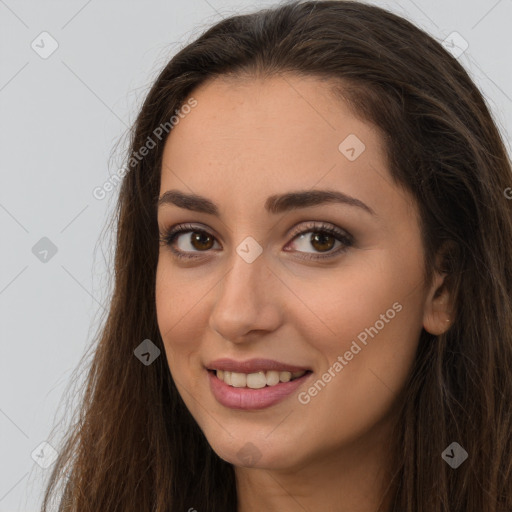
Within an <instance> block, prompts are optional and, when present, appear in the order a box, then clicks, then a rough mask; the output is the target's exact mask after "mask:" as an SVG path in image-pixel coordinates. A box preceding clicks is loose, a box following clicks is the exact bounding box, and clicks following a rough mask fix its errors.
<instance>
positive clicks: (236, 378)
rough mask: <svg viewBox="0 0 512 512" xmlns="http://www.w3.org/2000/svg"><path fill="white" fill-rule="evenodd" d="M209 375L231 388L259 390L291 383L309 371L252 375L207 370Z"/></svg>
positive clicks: (274, 371)
mask: <svg viewBox="0 0 512 512" xmlns="http://www.w3.org/2000/svg"><path fill="white" fill-rule="evenodd" d="M208 372H209V373H211V374H212V375H215V377H216V378H217V379H219V380H221V381H222V382H224V384H227V385H228V386H231V387H233V388H249V389H261V388H264V387H273V386H277V385H278V384H280V383H285V382H292V381H294V380H296V379H300V378H301V377H302V376H304V375H306V374H307V373H312V372H311V370H301V371H297V372H289V371H276V370H266V371H259V372H253V373H241V372H229V371H225V370H208Z"/></svg>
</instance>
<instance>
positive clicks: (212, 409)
mask: <svg viewBox="0 0 512 512" xmlns="http://www.w3.org/2000/svg"><path fill="white" fill-rule="evenodd" d="M193 96H194V98H196V100H197V102H198V104H197V106H196V107H195V108H194V109H193V110H192V111H191V112H190V114H188V115H187V116H186V117H184V118H183V119H181V120H180V122H179V123H178V124H177V125H176V126H175V127H174V128H173V130H172V132H171V133H170V136H169V137H168V139H167V141H166V145H165V148H164V154H163V161H162V175H161V187H160V196H162V195H163V194H164V193H165V192H166V191H168V190H171V189H172V190H179V191H181V192H183V193H186V194H192V193H193V194H196V195H200V196H204V197H206V198H208V199H209V200H210V201H212V202H214V203H215V204H216V205H218V208H219V213H220V216H219V217H216V216H215V215H212V214H209V213H200V212H195V211H189V210H187V209H185V208H181V207H178V206H176V205H174V204H162V205H160V206H159V209H158V225H159V229H160V231H161V234H162V236H164V234H165V232H166V230H169V229H170V228H172V227H174V226H176V225H178V224H181V223H191V224H193V227H194V228H196V227H197V228H201V229H203V230H205V231H207V232H208V235H207V236H206V237H204V238H203V239H202V241H200V242H198V241H197V236H196V238H194V237H192V236H191V235H193V233H194V232H193V230H189V231H188V232H185V233H181V234H180V235H179V236H178V237H177V239H175V240H174V242H173V247H174V248H175V249H176V250H177V251H180V252H183V253H186V254H191V255H192V256H195V257H196V258H195V259H190V260H186V259H185V260H180V259H178V258H177V257H176V256H174V254H173V252H172V251H171V247H170V246H169V245H166V244H164V243H162V244H161V246H160V253H159V260H158V268H157V277H156V306H157V317H158V325H159V329H160V332H161V334H162V338H163V341H164V345H165V352H166V357H167V360H168V363H169V368H170V370H171V374H172V377H173V379H174V381H175V383H176V386H177V388H178V391H179V392H180V394H181V396H182V398H183V400H184V402H185V404H186V405H187V407H188V409H189V410H190V412H191V414H192V415H193V416H194V418H195V420H196V421H197V423H198V425H199V426H200V428H201V429H202V431H203V432H204V434H205V435H206V438H207V439H208V442H209V443H210V445H211V446H212V448H213V449H214V451H215V452H216V453H217V454H218V455H219V456H220V457H221V458H222V459H224V460H226V461H228V462H230V463H231V464H233V465H234V466H235V474H236V478H237V490H238V499H239V503H238V506H239V511H240V512H252V511H260V510H266V511H269V512H271V511H276V512H277V511H279V512H287V511H297V510H309V511H313V510H325V511H338V512H376V511H377V510H379V511H387V510H389V507H390V498H391V495H390V494H389V493H388V494H387V495H384V489H385V488H386V485H387V484H388V483H389V477H390V468H389V467H388V461H389V456H390V453H389V451H388V450H389V446H390V436H391V431H390V428H391V421H392V419H393V417H394V414H395V412H396V400H395V399H396V397H397V395H398V393H399V391H400V390H401V389H402V388H403V386H404V382H405V379H406V377H407V374H408V372H409V370H410V368H411V365H412V363H413V359H414V356H415V352H416V349H417V345H418V339H419V336H420V333H421V330H422V328H425V329H426V330H427V331H429V332H431V333H433V334H440V333H442V332H444V331H445V330H446V329H447V328H448V327H449V325H450V307H449V306H450V297H449V294H448V291H447V290H446V289H445V287H443V286H442V285H443V280H444V276H443V275H440V274H435V278H434V280H433V282H432V283H430V284H427V283H424V282H423V266H422V265H423V247H422V242H421V237H420V229H419V223H418V219H419V217H418V210H417V207H416V204H415V201H414V200H413V198H412V196H411V195H409V194H408V193H407V192H406V191H404V190H403V189H402V188H399V187H397V186H396V185H395V184H394V183H393V181H392V179H391V175H390V173H389V170H388V168H387V161H386V157H385V152H384V146H383V140H382V138H381V135H380V133H379V131H378V130H377V129H376V128H375V127H374V126H373V125H371V124H369V123H366V122H363V121H362V120H360V119H359V118H357V117H355V116H354V114H353V113H352V112H351V110H350V109H349V107H348V106H347V105H346V104H345V103H343V102H342V101H340V100H339V99H337V98H335V97H334V96H333V95H332V94H331V92H330V87H329V84H328V83H327V82H325V81H322V80H320V79H316V78H314V77H309V78H304V77H299V76H297V75H293V74H287V75H281V76H277V77H274V78H266V79H258V78H254V77H243V78H236V79H234V78H229V79H228V78H225V77H222V78H216V79H214V80H213V81H209V82H207V83H205V84H203V85H202V86H200V87H199V88H197V89H196V90H195V91H194V92H193ZM350 134H354V135H356V136H357V137H358V139H360V140H361V141H362V142H363V143H364V145H365V149H364V151H363V152H362V153H361V154H360V155H359V156H358V157H357V158H356V159H355V160H353V161H350V160H349V159H348V158H347V157H346V156H345V154H343V153H342V152H340V150H339V149H338V146H339V145H340V143H341V142H342V141H343V140H344V139H346V137H347V136H348V135H350ZM311 189H314V190H324V189H329V190H335V191H339V192H342V193H344V194H347V195H350V196H352V197H354V198H356V199H358V200H360V201H362V202H364V203H365V204H366V205H367V206H368V207H370V208H371V209H372V210H373V211H374V213H375V215H372V214H370V213H369V212H367V211H365V210H364V209H363V208H359V207H356V206H352V205H348V204H339V203H325V204H321V205H317V206H310V207H307V208H299V209H295V210H292V211H288V212H285V213H280V214H277V215H276V214H272V213H269V212H267V211H266V210H265V208H264V205H265V201H266V199H267V197H268V196H271V195H275V194H283V193H287V192H292V191H293V192H295V191H306V190H311ZM312 221H314V222H315V224H318V223H325V224H328V225H330V226H334V227H338V228H339V229H340V230H342V231H345V232H348V233H349V234H350V235H351V236H352V237H353V244H352V245H351V246H348V247H346V250H345V251H343V252H336V251H337V250H338V249H339V247H342V246H343V242H340V241H336V239H335V238H334V237H332V236H331V235H328V234H327V235H324V236H326V237H327V238H324V239H323V240H322V239H320V240H318V241H316V242H315V241H312V239H311V238H310V237H311V236H312V235H314V234H315V233H317V231H315V230H314V229H313V230H311V229H309V230H308V229H307V228H308V227H309V224H310V223H311V222H312ZM293 230H294V231H293ZM300 232H306V233H308V234H307V235H306V236H304V237H302V238H300V237H298V236H295V235H293V233H300ZM247 237H252V238H253V239H254V240H255V241H257V243H258V244H259V246H261V249H262V251H263V252H262V253H261V255H260V256H258V257H257V258H256V259H255V260H254V261H253V262H252V263H247V261H245V259H244V258H242V257H241V256H240V255H239V254H238V253H237V250H236V249H237V247H238V246H239V245H240V244H241V243H242V241H244V240H245V239H246V238H247ZM322 254H326V255H328V254H332V257H330V258H325V259H323V260H322V259H319V260H307V259H303V257H306V258H307V257H308V256H322ZM436 292H437V293H436ZM395 302H398V303H399V304H401V305H402V309H401V311H400V312H398V313H397V314H396V315H395V316H394V318H393V319H391V320H390V321H389V322H387V323H385V326H384V327H383V328H382V329H380V330H379V332H378V334H377V335H375V336H374V337H373V338H371V337H368V343H367V345H366V346H363V347H362V349H361V351H360V352H359V353H358V354H357V355H355V356H354V357H353V358H352V359H351V360H350V361H349V362H348V364H347V365H346V366H344V367H343V369H342V371H340V372H339V373H337V374H336V376H335V377H333V378H332V379H331V381H330V382H329V383H328V384H327V385H326V386H325V387H324V388H323V389H322V390H321V391H320V392H318V393H317V394H316V396H314V397H312V398H311V400H310V401H309V403H307V404H302V403H300V402H299V400H298V397H297V394H298V393H293V394H292V395H290V396H288V397H287V398H286V399H285V400H283V401H281V402H280V403H278V404H276V405H273V406H271V407H268V408H266V409H262V410H254V411H246V410H234V409H230V408H227V407H224V406H223V405H221V404H220V403H218V402H217V401H216V399H215V398H214V396H213V395H212V393H211V391H210V388H209V382H208V374H207V372H206V370H205V365H206V364H207V363H208V362H210V361H212V360H213V359H217V358H220V357H229V358H233V359H236V360H247V359H251V358H256V357H263V358H270V359H275V360H278V361H281V362H286V363H290V364H294V365H299V366H303V367H308V368H311V369H312V371H313V375H311V376H310V377H309V378H308V381H307V383H304V385H303V386H302V387H301V388H300V389H299V390H298V391H299V392H301V391H307V390H308V388H309V387H310V386H311V385H312V384H313V383H314V382H315V381H317V380H318V379H320V378H321V377H322V375H323V374H324V373H325V372H326V371H327V370H328V369H329V368H330V367H332V366H333V364H334V363H335V362H336V361H337V358H338V356H343V355H344V354H345V352H346V351H347V350H349V349H350V346H351V344H352V342H353V341H354V340H356V339H357V335H358V334H360V333H361V332H362V331H364V330H365V328H369V327H371V326H374V325H375V323H376V321H377V320H379V319H380V318H381V316H380V315H382V314H384V313H385V312H386V311H387V310H389V309H390V308H391V307H392V305H393V304H394V303H395ZM248 441H250V442H251V443H252V445H254V447H255V448H253V447H251V449H252V450H253V451H254V453H255V454H256V455H255V457H254V460H255V462H254V461H253V464H252V465H251V464H248V463H244V462H243V460H242V459H241V457H240V456H239V455H238V452H239V450H241V449H242V448H244V446H247V442H248Z"/></svg>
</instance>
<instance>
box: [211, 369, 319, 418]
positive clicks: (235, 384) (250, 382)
mask: <svg viewBox="0 0 512 512" xmlns="http://www.w3.org/2000/svg"><path fill="white" fill-rule="evenodd" d="M206 373H207V377H208V380H209V385H210V391H211V393H212V395H213V397H214V398H215V399H216V400H217V402H218V403H219V404H221V405H223V406H224V407H227V408H229V409H243V410H259V409H265V408H267V407H270V406H272V405H275V404H278V403H279V402H281V401H283V400H285V399H286V398H288V397H290V396H292V395H293V394H294V392H295V391H296V390H297V389H298V388H299V387H300V386H302V385H304V383H305V382H306V381H307V380H308V379H309V378H310V377H311V375H312V374H313V372H312V371H311V370H300V371H296V372H290V371H276V370H267V371H264V370H260V371H258V372H253V373H241V372H230V371H226V370H212V369H207V372H206Z"/></svg>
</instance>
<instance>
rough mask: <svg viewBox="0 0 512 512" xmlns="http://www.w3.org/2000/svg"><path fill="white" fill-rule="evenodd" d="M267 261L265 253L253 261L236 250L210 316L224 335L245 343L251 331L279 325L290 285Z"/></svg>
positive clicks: (233, 340) (226, 337)
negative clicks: (285, 282)
mask: <svg viewBox="0 0 512 512" xmlns="http://www.w3.org/2000/svg"><path fill="white" fill-rule="evenodd" d="M267 263H268V262H267V261H266V259H265V257H264V253H263V254H261V255H260V256H259V257H258V258H257V259H256V260H255V261H253V262H252V263H248V262H247V261H245V260H244V259H243V258H242V257H240V256H239V255H238V254H236V253H235V255H234V257H233V265H232V267H231V269H230V270H229V271H228V272H227V273H226V274H225V275H224V278H223V279H221V281H220V283H219V284H218V287H217V289H216V297H215V301H214V305H213V307H212V311H211V314H210V318H209V326H210V328H211V329H213V330H214V331H216V332H217V333H218V334H219V335H221V336H222V337H223V338H224V339H227V340H230V341H231V342H233V343H244V342H247V341H248V338H249V337H250V336H249V335H252V334H255V333H256V332H257V333H259V334H262V333H264V332H271V331H273V330H275V329H277V327H278V326H279V324H280V322H281V316H282V314H283V312H284V305H283V304H282V302H281V301H282V300H283V294H284V291H285V290H286V287H285V286H284V285H283V284H282V283H281V281H280V280H279V279H278V277H277V276H276V275H275V274H274V272H273V271H272V270H271V269H270V268H269V266H268V264H267ZM284 298H285V297H284Z"/></svg>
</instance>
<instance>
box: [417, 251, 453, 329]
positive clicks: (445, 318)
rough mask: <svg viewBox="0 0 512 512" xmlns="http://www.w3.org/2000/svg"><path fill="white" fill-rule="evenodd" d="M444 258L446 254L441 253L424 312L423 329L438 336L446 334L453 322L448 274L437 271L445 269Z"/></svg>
mask: <svg viewBox="0 0 512 512" xmlns="http://www.w3.org/2000/svg"><path fill="white" fill-rule="evenodd" d="M443 249H445V247H443ZM444 256H445V252H444V251H440V253H439V254H438V257H437V261H436V270H435V271H434V277H433V279H432V285H431V287H430V289H429V291H428V294H427V298H426V300H425V306H424V310H423V328H424V329H425V330H426V331H428V332H429V333H430V334H434V335H436V336H439V335H440V334H443V333H444V332H446V331H447V330H448V329H449V328H450V326H451V325H452V321H453V296H452V292H451V290H450V288H449V286H448V279H447V276H448V274H447V273H446V272H442V271H440V270H437V269H440V268H443V267H442V265H441V261H442V259H443V258H444Z"/></svg>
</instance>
